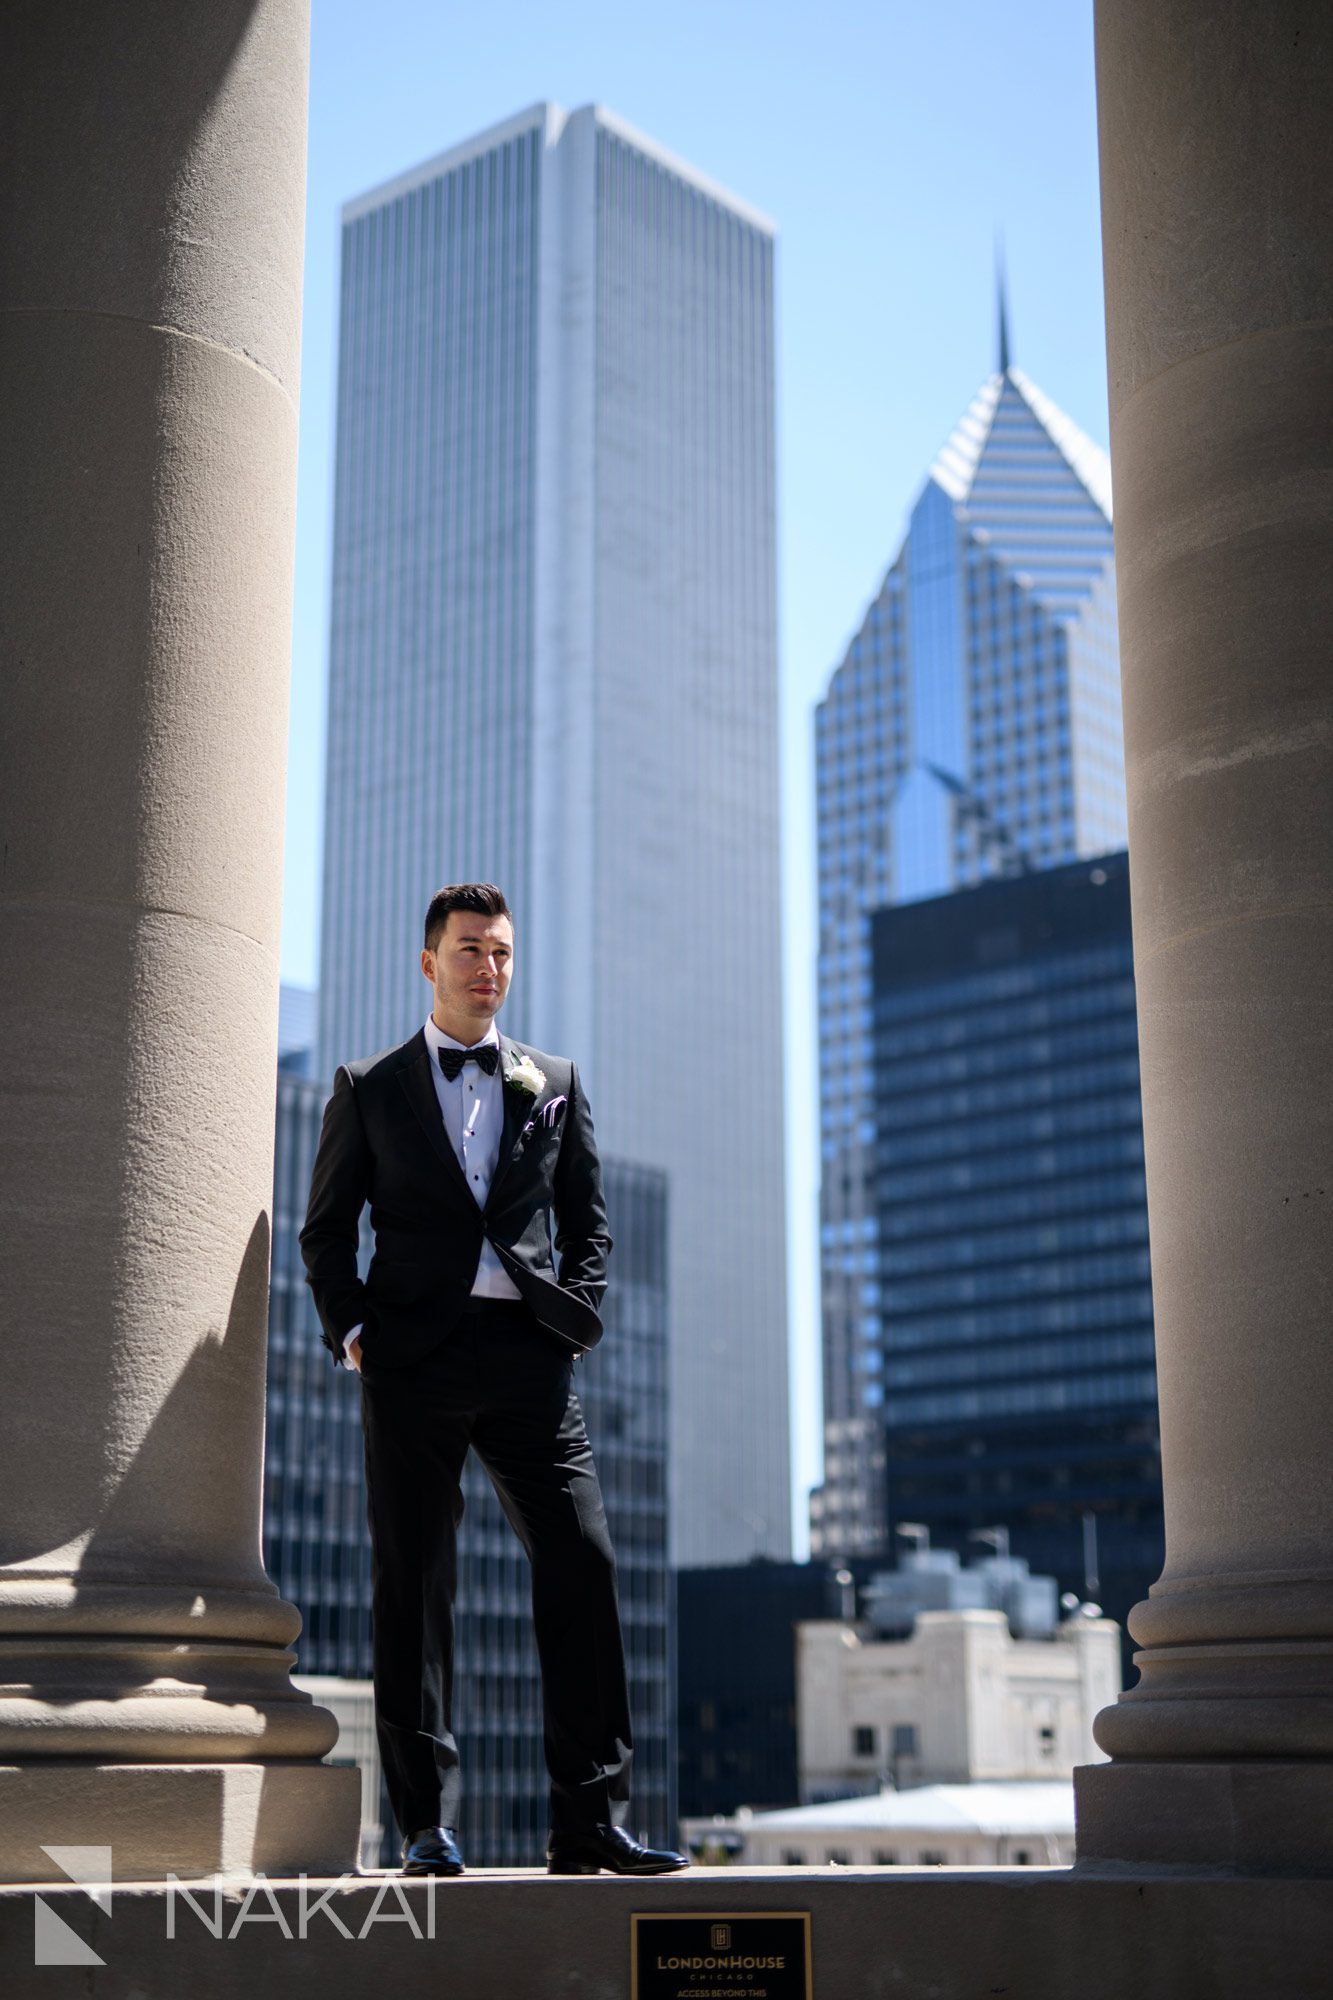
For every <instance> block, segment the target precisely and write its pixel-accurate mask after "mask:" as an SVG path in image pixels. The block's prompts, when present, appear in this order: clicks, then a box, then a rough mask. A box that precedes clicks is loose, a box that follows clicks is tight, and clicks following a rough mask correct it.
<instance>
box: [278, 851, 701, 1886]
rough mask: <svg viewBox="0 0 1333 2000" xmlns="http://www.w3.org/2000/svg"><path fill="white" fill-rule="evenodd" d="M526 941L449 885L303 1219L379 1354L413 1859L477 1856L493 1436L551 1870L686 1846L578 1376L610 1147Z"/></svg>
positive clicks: (595, 1335)
mask: <svg viewBox="0 0 1333 2000" xmlns="http://www.w3.org/2000/svg"><path fill="white" fill-rule="evenodd" d="M513 966H514V927H513V918H512V916H511V913H510V911H509V908H508V905H507V904H506V902H505V899H504V896H503V895H502V893H501V892H500V890H499V889H497V888H496V887H495V886H494V884H492V883H465V884H460V885H456V886H454V887H452V888H448V889H441V890H440V891H439V893H438V894H437V895H436V896H434V897H433V898H432V899H431V904H430V908H429V909H428V911H427V912H426V925H425V945H424V949H423V950H422V953H421V970H422V972H423V973H424V975H425V977H426V979H427V980H428V982H429V984H430V987H431V990H432V996H433V1004H432V1007H431V1013H430V1018H429V1019H428V1020H427V1021H426V1023H425V1025H424V1027H422V1028H419V1029H418V1030H417V1032H416V1034H414V1035H413V1036H412V1037H411V1039H410V1040H409V1041H407V1042H404V1043H403V1045H402V1047H401V1048H396V1049H390V1050H389V1051H388V1052H387V1053H386V1054H382V1055H377V1056H371V1057H368V1058H366V1059H365V1060H363V1061H358V1062H349V1063H344V1064H343V1065H342V1067H341V1068H340V1069H339V1070H338V1072H337V1075H336V1076H335V1078H334V1085H333V1095H332V1097H331V1098H330V1100H329V1103H328V1106H327V1108H326V1110H325V1113H324V1125H323V1130H322V1132H321V1134H320V1141H319V1150H318V1152H317V1154H316V1158H315V1167H314V1174H313V1177H312V1182H311V1189H310V1206H309V1210H308V1212H307V1215H306V1221H305V1227H304V1228H303V1229H302V1231H301V1252H302V1255H303V1256H304V1258H305V1264H306V1271H307V1273H308V1277H309V1282H310V1285H311V1289H312V1290H313V1292H314V1297H315V1305H316V1309H317V1310H318V1313H319V1318H320V1323H321V1325H322V1327H323V1338H324V1343H325V1345H326V1346H327V1347H328V1348H329V1349H330V1351H331V1353H332V1354H333V1356H334V1359H335V1361H337V1362H340V1363H344V1364H349V1365H350V1366H351V1367H353V1368H355V1369H356V1371H357V1373H358V1374H359V1375H360V1378H361V1414H362V1428H363V1431H364V1436H365V1452H366V1491H367V1496H368V1511H369V1520H370V1537H371V1548H372V1555H373V1577H374V1594H373V1656H374V1676H375V1718H376V1728H377V1733H378V1737H379V1745H380V1754H381V1757H382V1759H383V1763H384V1774H385V1779H386V1782H387V1785H388V1790H389V1797H390V1800H391V1802H392V1805H393V1810H394V1815H395V1817H396V1819H397V1821H398V1825H399V1828H400V1830H401V1832H402V1834H403V1836H404V1838H403V1865H404V1871H405V1872H406V1873H407V1874H436V1875H457V1874H461V1873H462V1870H463V1860H462V1856H461V1854H460V1852H459V1848H458V1842H457V1838H456V1827H457V1820H458V1806H459V1798H460V1776H459V1760H458V1746H457V1744H456V1742H455V1739H454V1735H453V1729H452V1719H451V1709H452V1688H453V1630H454V1625H453V1618H454V1609H453V1607H454V1589H455V1580H456V1559H455V1536H456V1532H457V1528H458V1523H459V1521H460V1520H461V1518H462V1514H463V1500H462V1493H461V1489H460V1480H461V1478H462V1472H463V1462H464V1460H465V1459H466V1457H467V1454H468V1451H469V1448H471V1449H472V1450H474V1451H475V1452H476V1453H477V1456H478V1457H479V1458H480V1460H481V1462H482V1464H483V1465H484V1466H485V1468H486V1471H487V1473H488V1475H489V1477H490V1480H491V1484H492V1485H493V1486H494V1488H495V1491H496V1493H497V1495H498V1496H499V1500H500V1504H501V1506H502V1507H503V1508H504V1511H505V1513H506V1515H507V1516H508V1518H509V1521H510V1523H511V1525H512V1527H513V1529H514V1532H515V1534H516V1535H517V1536H518V1538H519V1540H520V1542H521V1543H522V1545H523V1548H524V1550H525V1551H526V1554H527V1556H528V1560H529V1562H530V1564H531V1568H532V1610H533V1622H534V1625H535V1629H536V1637H537V1650H538V1653H539V1656H540V1659H541V1669H542V1691H543V1704H544V1716H545V1729H544V1742H545V1750H546V1763H547V1769H548V1771H549V1773H550V1779H551V1834H550V1840H549V1843H548V1847H547V1866H548V1869H549V1871H550V1872H551V1873H552V1874H557V1875H570V1874H575V1875H584V1874H596V1873H597V1871H598V1869H599V1868H606V1869H609V1870H611V1871H612V1872H614V1873H616V1874H620V1875H658V1874H665V1873H668V1872H670V1871H671V1870H673V1869H677V1868H683V1867H685V1866H686V1865H687V1863H686V1858H685V1856H684V1855H681V1854H676V1853H673V1852H670V1851H668V1850H658V1849H653V1848H648V1847H643V1846H641V1845H640V1844H639V1842H637V1841H635V1840H632V1839H631V1838H630V1836H629V1835H628V1834H627V1833H626V1832H625V1830H624V1821H625V1818H626V1814H627V1811H628V1804H629V1770H630V1759H631V1735H630V1721H629V1700H628V1694H627V1690H626V1685H625V1659H624V1648H623V1644H622V1640H621V1631H620V1613H619V1608H618V1605H617V1599H616V1574H615V1559H614V1556H613V1554H612V1550H611V1540H610V1536H609V1534H608V1532H607V1525H606V1513H605V1510H604V1508H603V1505H602V1495H601V1489H600V1487H599V1485H598V1481H597V1471H596V1467H595V1465H594V1463H593V1457H592V1451H591V1448H590V1446H589V1443H588V1434H587V1431H586V1429H585V1427H584V1422H583V1413H582V1411H581V1409H580V1408H579V1400H578V1396H577V1395H576V1393H575V1390H574V1384H573V1374H574V1363H575V1360H576V1359H577V1358H578V1357H579V1356H580V1355H583V1354H586V1353H587V1351H588V1350H589V1349H590V1348H591V1347H593V1346H594V1345H595V1343H596V1342H597V1341H598V1340H599V1339H600V1338H601V1333H602V1324H601V1320H600V1319H599V1317H598V1307H599V1306H600V1304H601V1300H602V1294H603V1292H604V1291H605V1289H606V1274H607V1255H608V1252H609V1251H610V1248H611V1237H610V1234H609V1232H608V1230H607V1223H606V1206H605V1202H604V1200H603V1196H602V1175H601V1167H600V1164H599V1161H598V1158H597V1147H596V1144H595V1142H594V1139H593V1128H592V1117H591V1114H590V1112H589V1109H588V1100H587V1098H586V1096H585V1095H584V1091H583V1085H582V1082H581V1080H580V1078H579V1074H578V1069H577V1067H576V1065H575V1064H574V1063H573V1062H571V1061H569V1060H568V1059H567V1058H565V1057H563V1056H552V1055H546V1054H543V1053H542V1052H541V1051H540V1050H537V1049H533V1048H529V1047H527V1046H526V1045H525V1044H523V1043H520V1042H515V1041H512V1040H511V1039H510V1038H509V1037H508V1036H507V1035H502V1034H500V1033H499V1032H498V1031H497V1029H496V1025H495V1016H496V1015H497V1013H498V1012H499V1010H500V1008H501V1006H502V1005H503V1004H504V999H505V994H506V992H507V990H508V987H509V982H510V978H511V976H512V973H513ZM367 1201H369V1202H370V1220H371V1226H372V1228H373V1230H374V1235H375V1254H374V1257H373V1258H372V1260H371V1264H370V1268H369V1271H368V1273H367V1275H366V1278H365V1281H364V1283H363V1282H362V1280H361V1278H360V1277H359V1276H358V1272H357V1244H358V1239H359V1228H360V1218H361V1211H362V1208H363V1207H364V1205H365V1203H366V1202H367ZM557 1259H558V1262H557Z"/></svg>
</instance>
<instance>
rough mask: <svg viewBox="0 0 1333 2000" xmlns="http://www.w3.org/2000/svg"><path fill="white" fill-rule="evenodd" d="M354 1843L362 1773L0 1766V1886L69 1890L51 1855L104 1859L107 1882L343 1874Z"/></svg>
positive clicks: (261, 1767) (322, 1768) (59, 1762)
mask: <svg viewBox="0 0 1333 2000" xmlns="http://www.w3.org/2000/svg"><path fill="white" fill-rule="evenodd" d="M360 1832H361V1774H360V1772H359V1771H357V1770H354V1769H352V1768H351V1767H350V1766H346V1765H336V1764H316V1763H289V1764H287V1763H276V1764H93V1763H86V1762H81V1761H78V1760H75V1759H72V1758H71V1759H69V1760H65V1759H62V1758H43V1759H41V1760H40V1761H34V1762H32V1763H29V1764H23V1765H12V1764H11V1765H3V1766H0V1882H18V1883H22V1882H68V1880H69V1877H68V1875H67V1874H66V1873H65V1872H64V1871H63V1870H62V1869H61V1868H60V1867H59V1866H58V1865H57V1863H56V1862H55V1861H53V1860H52V1859H51V1857H50V1855H49V1854H47V1853H45V1852H44V1851H43V1850H44V1849H45V1848H47V1847H100V1848H108V1849H109V1850H110V1855H111V1871H110V1872H111V1879H112V1880H113V1881H114V1882H163V1881H165V1880H166V1878H167V1876H168V1875H178V1876H180V1877H181V1879H182V1880H198V1879H200V1878H201V1877H209V1876H212V1875H250V1874H261V1873H262V1874H265V1875H274V1876H277V1875H299V1874H302V1873H304V1874H307V1875H341V1874H342V1873H343V1872H344V1870H348V1871H350V1870H352V1869H354V1868H355V1867H356V1864H357V1857H358V1853H359V1851H360Z"/></svg>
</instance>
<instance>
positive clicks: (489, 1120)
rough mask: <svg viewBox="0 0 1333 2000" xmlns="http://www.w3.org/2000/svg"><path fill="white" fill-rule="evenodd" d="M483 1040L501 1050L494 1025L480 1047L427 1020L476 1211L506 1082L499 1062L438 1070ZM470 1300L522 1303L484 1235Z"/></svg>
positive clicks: (498, 1132)
mask: <svg viewBox="0 0 1333 2000" xmlns="http://www.w3.org/2000/svg"><path fill="white" fill-rule="evenodd" d="M486 1042H490V1043H493V1044H494V1046H495V1047H496V1048H497V1049H498V1048H499V1046H500V1031H499V1029H498V1028H497V1027H496V1025H495V1022H494V1021H492V1022H491V1025H490V1027H489V1028H488V1029H487V1031H486V1033H485V1034H484V1035H483V1036H482V1037H481V1043H477V1042H470V1043H469V1042H456V1041H455V1040H454V1038H453V1036H452V1035H446V1034H445V1033H444V1032H443V1030H442V1029H440V1028H437V1027H436V1025H435V1023H434V1021H433V1020H428V1021H427V1022H426V1047H427V1049H428V1050H429V1051H430V1073H431V1076H432V1077H433V1078H434V1081H435V1095H436V1098H437V1099H438V1100H439V1106H440V1116H441V1118H443V1120H444V1129H445V1132H446V1134H447V1135H448V1139H449V1144H450V1145H451V1146H452V1147H453V1149H454V1152H455V1154H456V1155H457V1158H458V1164H459V1166H460V1167H461V1168H462V1169H463V1176H464V1178H465V1180H466V1181H467V1184H468V1186H469V1188H470V1189H471V1190H472V1195H473V1198H474V1200H475V1201H476V1204H477V1207H478V1208H481V1207H482V1205H483V1204H484V1202H485V1200H486V1196H487V1194H488V1193H489V1191H490V1185H491V1176H492V1175H493V1174H494V1172H495V1168H496V1163H497V1161H498V1160H499V1158H500V1140H501V1138H502V1137H503V1136H504V1079H503V1078H502V1076H501V1075H500V1068H499V1064H498V1063H497V1064H496V1069H495V1075H494V1076H488V1075H487V1074H486V1072H485V1070H484V1069H483V1068H482V1067H481V1065H480V1063H464V1064H463V1067H462V1069H460V1070H459V1072H458V1075H457V1076H456V1077H453V1078H452V1079H451V1078H449V1077H447V1076H446V1075H445V1073H444V1071H443V1070H442V1069H441V1068H440V1058H439V1054H438V1051H439V1050H440V1049H466V1048H477V1047H479V1046H481V1044H484V1043H486ZM472 1296H473V1298H474V1299H521V1298H522V1296H523V1294H522V1292H520V1290H519V1289H518V1286H517V1285H516V1284H515V1283H514V1281H513V1279H512V1278H511V1277H510V1275H509V1273H508V1271H506V1269H505V1267H504V1265H503V1264H502V1263H501V1262H500V1259H499V1258H498V1257H497V1256H496V1254H495V1251H494V1250H493V1248H492V1247H491V1243H490V1240H489V1238H487V1237H483V1238H482V1244H481V1257H480V1260H479V1262H478V1264H477V1275H476V1277H475V1278H474V1279H473V1281H472ZM364 1324H365V1322H364V1321H362V1322H361V1324H360V1325H357V1326H354V1327H353V1328H352V1330H351V1332H350V1333H349V1334H348V1336H347V1338H346V1340H345V1341H344V1342H343V1346H344V1347H345V1348H346V1347H350V1346H351V1344H352V1342H353V1341H354V1340H355V1339H356V1337H357V1335H358V1334H359V1333H360V1332H361V1330H362V1327H363V1326H364Z"/></svg>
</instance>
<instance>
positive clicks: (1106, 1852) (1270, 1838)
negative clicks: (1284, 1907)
mask: <svg viewBox="0 0 1333 2000" xmlns="http://www.w3.org/2000/svg"><path fill="white" fill-rule="evenodd" d="M1074 1825H1075V1835H1076V1856H1077V1863H1076V1865H1079V1866H1082V1865H1084V1864H1087V1865H1091V1866H1093V1867H1097V1866H1102V1865H1109V1864H1117V1863H1118V1864H1122V1865H1123V1866H1124V1867H1126V1868H1133V1869H1143V1868H1178V1869H1182V1870H1184V1869H1188V1870H1189V1871H1190V1872H1191V1873H1192V1874H1197V1873H1199V1871H1200V1870H1205V1869H1216V1870H1218V1871H1219V1872H1223V1873H1227V1874H1233V1875H1301V1876H1307V1877H1308V1876H1313V1875H1324V1874H1333V1759H1330V1760H1328V1761H1327V1762H1316V1761H1311V1762H1304V1763H1295V1762H1292V1763H1279V1762H1276V1761H1273V1762H1270V1761H1268V1760H1265V1759H1258V1758H1256V1759H1253V1760H1251V1761H1247V1762H1240V1761H1237V1762H1234V1763H1228V1764H1224V1763H1206V1764H1205V1763H1197V1764H1188V1763H1169V1762H1166V1761H1163V1762H1161V1763H1110V1764H1084V1765H1081V1766H1080V1767H1079V1768H1078V1769H1077V1770H1076V1771H1075V1773H1074Z"/></svg>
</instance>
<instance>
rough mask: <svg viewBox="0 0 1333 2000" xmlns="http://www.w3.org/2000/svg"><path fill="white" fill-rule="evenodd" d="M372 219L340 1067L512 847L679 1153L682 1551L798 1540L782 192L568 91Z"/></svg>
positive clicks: (529, 1016) (362, 377)
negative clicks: (784, 689) (791, 1251)
mask: <svg viewBox="0 0 1333 2000" xmlns="http://www.w3.org/2000/svg"><path fill="white" fill-rule="evenodd" d="M343 225H344V226H343V274H342V326H341V361H340V375H339V402H338V462H337V506H336V520H335V534H334V581H333V612H332V632H331V668H330V692H329V735H328V785H327V836H326V837H327V849H326V856H325V872H324V914H323V932H322V964H321V978H320V1037H319V1040H320V1070H321V1073H330V1072H331V1070H332V1067H333V1065H334V1064H335V1063H337V1062H338V1061H340V1060H342V1059H344V1058H346V1057H348V1056H352V1055H360V1054H366V1053H369V1052H371V1051H373V1050H374V1049H376V1048H379V1047H384V1046H386V1045H388V1044H390V1043H392V1042H394V1041H395V1040H398V1039H400V1038H402V1037H405V1036H406V1035H407V1034H409V1033H410V1032H411V1031H412V1029H413V1028H414V1027H415V1026H416V1025H417V1024H418V1023H419V1021H420V1020H421V1019H422V1017H423V1015H424V1012H425V1005H426V999H427V994H426V989H425V986H424V984H423V982H422V980H421V977H420V974H419V973H418V971H417V970H416V954H417V952H418V950H419V947H420V943H421V938H420V925H421V918H422V914H423V912H424V910H425V906H426V902H427V900H428V898H429V896H430V894H431V891H432V890H433V889H435V888H437V887H438V886H439V885H440V884H441V883H443V882H446V881H462V880H470V879H487V880H493V881H497V882H499V883H500V884H501V885H502V886H503V887H504V889H505V891H506V893H507V894H508V896H509V898H510V901H511V903H512V905H513V908H514V911H515V916H516V922H517V937H518V950H517V955H516V961H517V962H516V971H515V977H514V981H513V985H512V988H511V991H510V998H509V1002H508V1004H507V1006H506V1010H505V1015H504V1026H505V1027H506V1029H507V1030H508V1031H509V1032H511V1033H513V1034H515V1035H518V1036H520V1037H522V1038H524V1039H527V1040H530V1041H532V1042H534V1043H535V1044H537V1045H538V1046H542V1047H547V1048H550V1049H552V1050H555V1051H558V1052H561V1053H566V1054H570V1055H573V1056H574V1058H575V1059H576V1061H577V1062H578V1064H579V1067H580V1071H581V1073H582V1075H583V1076H584V1078H585V1080H586V1082H587V1085H588V1091H589V1097H590V1101H591V1104H592V1108H593V1114H594V1118H595V1121H596V1126H597V1133H598V1139H599V1143H600V1145H601V1147H602V1149H603V1150H604V1151H605V1152H607V1153H609V1154H614V1155H616V1156H618V1157H619V1158H620V1159H623V1160H627V1161H634V1162H638V1163H640V1164H642V1165H644V1166H648V1167H656V1168H660V1169H663V1170H665V1172H666V1174H667V1177H668V1204H669V1232H670V1258H669V1310H670V1326H671V1355H672V1359H671V1369H670V1394H671V1429H672V1436H673V1440H674V1442H673V1449H672V1458H671V1471H672V1519H673V1525H674V1554H675V1556H676V1559H677V1560H679V1561H681V1562H700V1561H709V1562H719V1561H727V1560H743V1559H744V1558H746V1557H748V1556H750V1555H752V1554H755V1553H759V1552H762V1553H765V1554H769V1555H780V1554H783V1553H785V1551H786V1550H787V1547H788V1542H789V1518H790V1517H789V1484H788V1482H789V1473H788V1413H787V1334H786V1284H785V1262H786V1260H785V1242H784V1215H783V1159H782V1151H783V1114H782V1035H781V1000H780V939H779V881H778V858H779V850H778V745H777V663H776V632H775V532H774V449H773V404H774V389H773V245H772V232H771V227H770V225H769V224H768V223H767V222H766V221H765V220H764V219H763V218H762V217H761V216H759V215H756V214H755V213H754V212H753V211H752V210H750V209H748V208H747V207H746V206H745V205H744V204H743V203H741V202H739V201H737V200H736V199H735V198H734V197H732V196H730V195H728V194H726V193H724V192H723V191H722V190H721V189H719V188H717V187H715V186H714V185H713V184H712V183H710V182H709V181H707V180H706V179H705V178H704V177H703V176H702V175H700V174H698V173H696V172H694V170H693V169H692V168H690V167H687V166H685V165H683V164H682V163H681V162H679V161H677V160H673V159H671V158H670V157H669V156H668V155H666V154H665V153H663V152H662V151H661V150H660V149H659V148H658V147H656V146H654V145H653V144H652V143H651V142H650V141H647V140H645V139H643V138H641V137H640V136H639V135H637V134H636V133H633V132H631V131H630V130H628V128H626V127H625V126H624V125H622V124H621V123H620V121H619V120H617V119H615V118H613V117H612V116H610V114H608V113H607V112H605V111H603V110H600V109H594V108H586V109H584V110H581V111H577V112H574V113H573V114H566V113H565V112H563V111H561V110H560V109H558V108H557V107H555V106H553V105H538V106H535V107H534V108H533V109H531V110H530V111H527V112H524V113H523V114H522V115H521V116H519V117H517V118H514V119H511V120H509V121H508V122H507V123H505V124H503V125H500V126H497V127H495V128H494V129H493V130H491V131H489V132H486V133H483V134H481V135H480V136H479V137H478V138H475V139H473V140H470V141H469V142H467V143H466V144H465V145H462V146H459V147H456V148H454V149H453V150H452V151H450V152H448V153H445V154H443V155H441V156H440V157H439V158H438V159H435V160H431V161H429V162H427V163H426V164H425V165H423V166H421V167H419V168H417V169H416V170H414V171H413V172H411V173H408V174H405V175H403V176H401V177H400V178H399V179H397V180H395V181H393V182H391V183H390V184H388V185H387V186H385V187H382V188H379V189H377V190H375V191H374V192H372V193H370V194H368V195H366V196H364V197H362V198H361V199H359V200H357V201H355V202H352V203H351V204H350V205H349V206H348V208H347V209H346V210H345V211H344V218H343ZM613 1258H614V1253H613Z"/></svg>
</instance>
